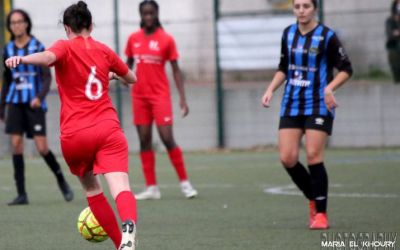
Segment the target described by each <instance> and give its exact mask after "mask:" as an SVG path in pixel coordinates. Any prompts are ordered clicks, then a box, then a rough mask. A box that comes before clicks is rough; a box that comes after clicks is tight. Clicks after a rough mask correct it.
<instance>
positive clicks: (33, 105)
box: [31, 97, 42, 109]
mask: <svg viewBox="0 0 400 250" xmlns="http://www.w3.org/2000/svg"><path fill="white" fill-rule="evenodd" d="M40 105H42V102H41V101H40V99H39V98H37V97H35V98H33V100H32V101H31V108H33V109H34V108H39V107H40Z"/></svg>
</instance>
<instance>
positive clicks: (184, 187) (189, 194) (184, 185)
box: [180, 181, 198, 199]
mask: <svg viewBox="0 0 400 250" xmlns="http://www.w3.org/2000/svg"><path fill="white" fill-rule="evenodd" d="M180 186H181V191H182V193H183V195H184V196H185V197H186V198H188V199H192V198H194V197H196V196H197V195H198V193H197V191H196V189H194V188H193V186H192V184H190V182H189V181H182V182H181V183H180Z"/></svg>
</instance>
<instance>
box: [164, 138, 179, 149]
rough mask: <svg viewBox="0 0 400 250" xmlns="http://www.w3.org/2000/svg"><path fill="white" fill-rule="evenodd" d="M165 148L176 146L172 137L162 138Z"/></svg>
mask: <svg viewBox="0 0 400 250" xmlns="http://www.w3.org/2000/svg"><path fill="white" fill-rule="evenodd" d="M162 141H163V143H164V145H165V147H166V148H167V150H171V149H173V148H175V147H176V143H175V141H174V140H173V139H168V140H162Z"/></svg>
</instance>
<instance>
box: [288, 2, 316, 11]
mask: <svg viewBox="0 0 400 250" xmlns="http://www.w3.org/2000/svg"><path fill="white" fill-rule="evenodd" d="M292 3H294V0H292ZM311 3H312V4H313V5H314V8H315V9H318V0H311Z"/></svg>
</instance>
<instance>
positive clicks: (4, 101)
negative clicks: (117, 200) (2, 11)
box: [0, 9, 73, 205]
mask: <svg viewBox="0 0 400 250" xmlns="http://www.w3.org/2000/svg"><path fill="white" fill-rule="evenodd" d="M6 21H7V29H8V31H9V32H10V34H11V41H10V42H9V43H7V44H6V45H5V47H4V52H3V59H4V60H6V59H7V58H9V57H12V56H24V55H29V54H33V53H36V52H41V51H44V50H45V48H44V46H43V44H41V43H40V42H39V41H38V40H37V39H36V38H35V37H34V36H32V35H31V33H30V32H31V29H32V23H31V19H30V17H29V15H28V14H27V13H26V12H25V11H23V10H20V9H16V10H13V11H11V12H10V14H9V15H8V16H7V20H6ZM50 82H51V74H50V70H49V69H48V68H46V67H38V66H33V65H19V66H18V67H16V68H14V69H12V70H11V69H9V68H6V69H5V70H4V74H3V86H2V91H1V98H0V120H2V121H4V120H5V123H6V133H7V134H10V135H11V146H12V154H13V155H12V159H13V165H14V178H15V183H16V186H17V192H18V196H17V197H16V198H15V199H14V200H13V201H11V202H10V203H8V205H24V204H28V203H29V202H28V196H27V193H26V190H25V174H24V167H25V163H24V158H23V147H24V146H23V134H24V133H26V136H27V137H28V138H33V139H34V141H35V145H36V148H37V149H38V151H39V153H40V155H41V156H42V157H43V159H44V160H45V162H46V164H47V165H48V166H49V168H50V169H51V171H52V172H53V173H54V175H55V177H56V178H57V183H58V186H59V188H60V190H61V192H62V194H63V196H64V199H65V200H66V201H70V200H72V199H73V192H72V190H71V189H70V187H69V185H68V183H67V182H66V180H65V178H64V176H63V173H62V171H61V168H60V165H59V163H58V162H57V160H56V158H55V156H54V155H53V153H52V152H51V151H50V150H49V148H48V144H47V137H46V120H45V119H46V118H45V113H46V111H47V104H46V101H45V97H46V95H47V93H48V91H49V88H50ZM6 110H7V112H5V111H6Z"/></svg>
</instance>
